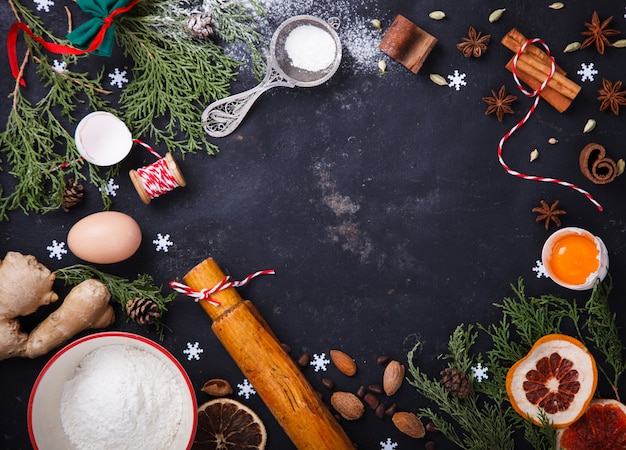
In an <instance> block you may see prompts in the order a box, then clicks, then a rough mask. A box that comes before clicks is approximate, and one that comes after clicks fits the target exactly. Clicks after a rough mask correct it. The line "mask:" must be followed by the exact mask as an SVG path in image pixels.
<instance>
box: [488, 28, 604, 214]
mask: <svg viewBox="0 0 626 450" xmlns="http://www.w3.org/2000/svg"><path fill="white" fill-rule="evenodd" d="M534 43H538V44H541V45H542V46H543V47H544V48H545V49H546V54H547V55H548V57H549V58H550V62H551V64H550V73H548V76H547V77H546V79H545V80H544V81H543V82H542V83H541V85H540V86H539V87H538V88H537V89H536V90H534V91H532V92H530V91H527V90H526V89H524V87H523V86H522V84H521V83H520V80H519V78H518V77H517V60H518V59H519V57H520V55H521V54H522V52H523V51H524V50H525V49H526V47H528V46H529V45H531V44H534ZM555 70H556V66H555V62H554V57H553V56H552V55H550V49H549V48H548V46H547V45H546V43H545V42H544V41H543V40H541V39H538V38H534V39H529V40H527V41H526V42H525V43H524V44H523V45H522V46H521V47H520V48H519V50H518V51H517V53H516V55H515V57H514V58H513V78H514V79H515V83H516V84H517V87H518V88H519V89H520V91H522V93H523V94H524V95H526V96H527V97H535V101H534V102H533V104H532V106H531V107H530V109H529V110H528V112H527V113H526V115H525V116H524V117H523V118H522V120H520V121H519V122H518V123H517V124H515V126H514V127H513V128H511V129H510V130H509V131H508V132H507V133H506V134H505V135H504V137H502V139H501V140H500V142H499V144H498V160H499V161H500V165H502V167H503V168H504V170H506V171H507V173H509V174H510V175H513V176H516V177H518V178H522V179H524V180H533V181H543V182H546V183H556V184H560V185H561V186H565V187H568V188H570V189H573V190H575V191H577V192H580V193H581V194H583V195H584V196H585V197H587V199H589V201H591V203H593V204H594V205H596V207H597V208H598V210H599V211H602V206H600V204H599V203H598V202H597V201H596V200H595V199H594V198H593V197H592V196H591V194H590V193H589V192H587V191H585V190H584V189H582V188H580V187H578V186H576V185H575V184H572V183H570V182H567V181H563V180H559V179H557V178H549V177H540V176H536V175H527V174H524V173H521V172H518V171H516V170H513V169H511V168H510V167H509V166H508V165H507V164H506V163H505V162H504V158H503V157H502V147H503V146H504V142H505V141H506V140H507V139H508V138H510V137H511V135H512V134H513V133H515V131H517V130H518V129H519V128H521V126H522V125H524V124H525V123H526V121H527V120H528V119H529V118H530V116H531V115H532V113H533V112H534V111H535V109H536V108H537V105H538V104H539V100H540V98H541V97H540V94H541V91H542V90H543V89H545V87H546V86H547V85H548V82H549V81H550V79H551V78H552V76H553V75H554V72H555Z"/></svg>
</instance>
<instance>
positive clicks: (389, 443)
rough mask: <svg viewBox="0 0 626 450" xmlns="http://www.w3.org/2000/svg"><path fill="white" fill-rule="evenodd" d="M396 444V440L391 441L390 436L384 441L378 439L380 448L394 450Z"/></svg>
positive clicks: (381, 449)
mask: <svg viewBox="0 0 626 450" xmlns="http://www.w3.org/2000/svg"><path fill="white" fill-rule="evenodd" d="M397 446H398V443H397V442H393V441H392V440H391V438H387V440H386V441H380V450H395V448H396V447H397Z"/></svg>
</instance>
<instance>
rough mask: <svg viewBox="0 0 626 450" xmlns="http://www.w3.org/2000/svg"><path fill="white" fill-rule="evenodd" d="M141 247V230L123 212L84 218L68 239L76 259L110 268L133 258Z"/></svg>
mask: <svg viewBox="0 0 626 450" xmlns="http://www.w3.org/2000/svg"><path fill="white" fill-rule="evenodd" d="M140 244H141V229H140V228H139V225H138V224H137V222H135V220H134V219H133V218H132V217H130V216H128V215H126V214H124V213H121V212H116V211H103V212H98V213H94V214H91V215H89V216H87V217H84V218H82V219H81V220H79V221H78V222H76V223H75V224H74V226H73V227H72V228H71V229H70V232H69V233H68V235H67V245H68V247H69V248H70V250H71V251H72V253H73V254H74V255H76V256H77V257H79V258H80V259H83V260H85V261H88V262H91V263H95V264H111V263H116V262H120V261H124V260H125V259H128V258H130V257H131V256H132V255H133V254H134V253H135V252H136V251H137V249H138V248H139V245H140Z"/></svg>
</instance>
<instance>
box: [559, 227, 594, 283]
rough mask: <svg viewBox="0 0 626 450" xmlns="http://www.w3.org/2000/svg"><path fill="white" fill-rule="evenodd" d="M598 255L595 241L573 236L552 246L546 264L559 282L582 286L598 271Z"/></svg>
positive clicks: (564, 238) (566, 237)
mask: <svg viewBox="0 0 626 450" xmlns="http://www.w3.org/2000/svg"><path fill="white" fill-rule="evenodd" d="M599 253H600V252H599V250H598V247H597V246H596V243H595V241H593V240H591V239H589V238H587V237H585V236H580V235H576V234H573V235H570V236H565V237H563V238H562V239H559V240H558V241H557V242H556V243H555V244H554V247H553V248H552V256H551V257H550V262H549V263H548V264H549V265H550V268H551V269H552V272H553V273H554V275H555V276H556V277H557V278H559V279H560V280H561V281H563V282H565V283H568V284H572V285H576V284H583V283H585V282H586V281H587V278H588V277H589V275H590V274H592V273H593V272H595V271H596V270H598V267H599V266H600V261H599V259H598V256H599Z"/></svg>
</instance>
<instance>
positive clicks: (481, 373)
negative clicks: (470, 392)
mask: <svg viewBox="0 0 626 450" xmlns="http://www.w3.org/2000/svg"><path fill="white" fill-rule="evenodd" d="M488 370H489V369H488V368H486V367H483V365H482V364H481V363H478V364H476V365H475V366H472V376H473V377H474V379H475V380H476V381H478V382H479V383H482V381H483V380H486V379H487V378H489V375H487V371H488Z"/></svg>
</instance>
